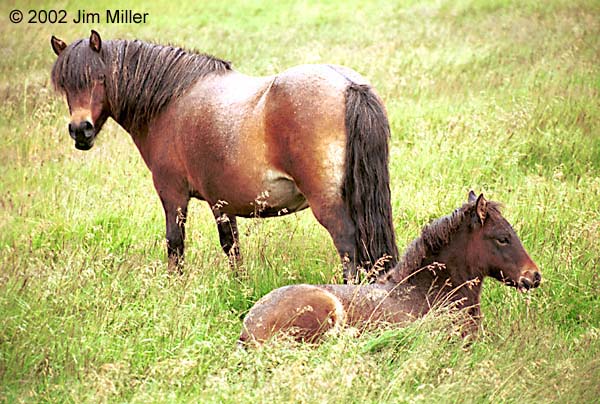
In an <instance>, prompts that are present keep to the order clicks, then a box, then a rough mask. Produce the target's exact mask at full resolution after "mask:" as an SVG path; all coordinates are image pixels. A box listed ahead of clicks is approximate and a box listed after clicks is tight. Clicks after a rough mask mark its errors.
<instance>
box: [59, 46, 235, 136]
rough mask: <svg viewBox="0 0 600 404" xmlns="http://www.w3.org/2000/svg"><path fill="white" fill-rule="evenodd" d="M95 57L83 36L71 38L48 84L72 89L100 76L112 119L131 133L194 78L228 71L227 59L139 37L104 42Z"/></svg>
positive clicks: (80, 88) (61, 88)
mask: <svg viewBox="0 0 600 404" xmlns="http://www.w3.org/2000/svg"><path fill="white" fill-rule="evenodd" d="M99 56H100V57H98V55H97V54H94V51H93V50H91V49H90V47H89V41H88V40H87V39H81V40H78V41H75V42H74V43H73V44H71V45H70V46H69V47H68V48H67V49H65V50H64V51H63V52H62V53H61V54H60V55H59V57H58V59H57V60H56V62H55V64H54V67H53V68H52V83H53V84H54V86H55V88H57V89H58V90H61V91H63V92H69V93H70V92H73V93H76V92H78V91H82V90H85V89H91V88H92V86H93V84H94V80H99V79H101V78H104V79H105V85H106V96H107V99H108V101H109V103H110V110H111V114H112V116H113V118H114V119H115V120H117V122H119V123H120V124H121V125H123V126H124V127H126V128H127V129H129V130H134V131H136V130H140V129H142V128H143V127H144V126H145V125H147V124H148V122H149V121H150V120H151V119H152V118H154V117H155V116H156V115H157V114H158V113H159V112H160V111H161V110H162V109H163V108H164V107H165V106H166V105H167V104H169V102H171V101H172V100H174V99H176V98H177V97H179V96H181V95H182V94H183V93H184V92H185V91H186V90H187V89H189V87H190V86H191V85H192V84H193V83H194V82H196V81H197V80H198V79H199V78H202V77H204V76H206V75H208V74H211V73H222V72H225V71H228V70H231V64H230V63H229V62H226V61H224V60H221V59H218V58H215V57H213V56H210V55H206V54H201V53H195V52H192V51H187V50H184V49H181V48H177V47H173V46H163V45H154V44H149V43H145V42H142V41H139V40H135V41H127V40H112V41H104V42H102V49H101V50H100V55H99Z"/></svg>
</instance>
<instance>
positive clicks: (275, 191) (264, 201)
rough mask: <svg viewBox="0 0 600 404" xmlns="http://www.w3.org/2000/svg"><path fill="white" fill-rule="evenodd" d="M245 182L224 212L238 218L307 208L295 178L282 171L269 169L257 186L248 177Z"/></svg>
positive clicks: (224, 208) (270, 215)
mask: <svg viewBox="0 0 600 404" xmlns="http://www.w3.org/2000/svg"><path fill="white" fill-rule="evenodd" d="M240 185H241V184H240ZM244 185H245V186H244ZM244 185H242V186H241V187H240V188H239V189H238V194H237V198H236V197H234V196H233V195H231V196H232V198H231V199H229V200H228V203H227V204H226V205H225V206H223V208H222V211H223V212H225V213H229V214H233V215H236V216H241V217H274V216H283V215H286V214H288V213H294V212H298V211H300V210H302V209H306V208H307V207H308V202H307V201H306V198H305V197H304V195H303V194H302V192H300V190H299V189H298V187H297V186H296V183H295V182H294V180H292V179H291V178H290V177H288V176H286V175H284V174H281V173H276V172H274V171H270V170H269V172H267V173H266V174H265V176H264V178H263V180H262V181H261V182H260V185H258V184H256V183H254V184H253V181H250V180H249V181H248V182H246V183H245V184H244ZM242 195H243V196H242Z"/></svg>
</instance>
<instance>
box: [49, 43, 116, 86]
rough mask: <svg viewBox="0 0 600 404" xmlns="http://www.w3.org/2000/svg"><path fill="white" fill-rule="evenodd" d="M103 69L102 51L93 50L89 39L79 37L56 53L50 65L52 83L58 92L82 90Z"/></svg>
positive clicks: (91, 82)
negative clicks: (55, 57) (58, 53)
mask: <svg viewBox="0 0 600 404" xmlns="http://www.w3.org/2000/svg"><path fill="white" fill-rule="evenodd" d="M105 48H106V47H105ZM105 48H103V49H102V50H101V52H104V49H105ZM104 69H105V65H104V62H103V59H102V53H101V54H97V53H96V52H94V51H93V50H92V49H91V48H90V47H89V40H87V39H79V40H77V41H75V42H73V43H72V44H70V45H69V46H68V47H67V48H66V49H65V50H64V51H63V52H61V54H60V55H58V57H57V59H56V61H55V62H54V66H53V67H52V74H51V78H52V85H53V86H54V88H55V89H56V90H58V91H60V92H71V91H82V90H85V89H88V88H90V87H91V86H92V85H93V80H94V79H96V78H98V77H99V75H101V74H102V73H103V71H104Z"/></svg>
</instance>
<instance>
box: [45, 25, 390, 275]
mask: <svg viewBox="0 0 600 404" xmlns="http://www.w3.org/2000/svg"><path fill="white" fill-rule="evenodd" d="M51 44H52V48H53V49H54V52H55V53H56V54H57V55H58V58H57V60H56V62H55V63H54V67H53V68H52V82H53V84H54V86H55V88H57V89H58V90H59V91H61V92H63V93H64V94H66V97H67V102H68V104H69V110H70V113H71V122H70V123H69V134H70V135H71V137H72V138H73V140H74V141H75V147H76V148H77V149H80V150H88V149H90V148H91V147H92V146H93V145H94V140H95V138H96V135H97V134H98V132H99V131H100V129H101V128H102V125H103V124H104V122H105V121H106V120H107V119H108V118H113V119H114V120H115V121H116V122H118V123H119V125H121V126H122V127H123V128H124V129H125V130H126V131H127V132H129V133H130V134H131V136H132V138H133V141H134V143H135V144H136V146H137V148H138V149H139V151H140V153H141V155H142V158H143V159H144V161H145V163H146V165H147V166H148V168H149V169H150V171H151V172H152V178H153V181H154V185H155V188H156V191H157V192H158V195H159V197H160V199H161V201H162V204H163V207H164V210H165V215H166V225H167V231H166V233H167V251H168V256H169V267H170V268H180V263H181V259H182V256H183V243H184V238H185V220H186V213H187V207H188V202H189V200H190V198H191V197H195V198H198V199H201V200H205V201H207V202H208V204H209V205H210V206H211V208H212V210H213V212H214V216H215V219H216V222H217V227H218V230H219V238H220V242H221V246H222V247H223V250H224V251H225V253H226V254H227V255H228V256H229V257H230V258H232V259H233V260H234V261H235V260H237V259H238V258H239V249H238V231H237V225H236V216H242V217H256V216H260V217H269V216H279V215H281V214H286V213H291V212H297V211H299V210H301V209H304V208H306V207H308V206H310V207H311V208H312V211H313V213H314V215H315V216H316V218H317V220H318V221H319V222H320V223H321V224H322V225H323V226H325V228H326V229H327V230H328V231H329V233H330V234H331V237H332V238H333V242H334V244H335V246H336V248H337V250H338V252H339V255H340V257H341V259H342V262H343V263H344V280H345V281H346V280H348V279H350V278H355V277H356V275H357V266H359V267H363V268H365V269H369V268H371V267H373V266H374V263H376V261H377V260H379V259H380V258H382V257H388V258H387V262H386V263H385V268H392V267H393V266H394V265H395V264H396V262H397V255H398V251H397V249H396V244H395V235H394V228H393V223H392V211H391V204H390V189H389V172H388V147H389V146H388V141H389V137H390V130H389V124H388V120H387V117H386V113H385V108H384V106H383V104H382V102H381V100H380V99H379V97H378V96H377V95H376V93H375V92H374V90H373V88H372V87H371V86H370V85H369V84H368V83H367V82H366V81H365V79H364V78H362V77H361V76H360V75H359V74H358V73H356V72H354V71H352V70H350V69H348V68H345V67H341V66H333V65H304V66H297V67H293V68H291V69H289V70H287V71H284V72H283V73H280V74H277V75H275V76H269V77H250V76H246V75H244V74H241V73H239V72H236V71H235V70H233V69H232V67H231V65H230V63H228V62H225V61H223V60H219V59H217V58H214V57H212V56H208V55H204V54H197V53H192V52H188V51H185V50H182V49H179V48H175V47H171V46H160V45H152V44H148V43H144V42H141V41H137V40H136V41H126V40H111V41H104V42H103V41H102V40H101V39H100V35H99V34H98V33H97V32H95V31H92V34H91V36H90V38H89V40H86V39H81V40H77V41H75V42H74V43H72V44H71V45H69V46H67V44H66V43H65V42H63V41H61V40H60V39H57V38H55V37H54V36H53V37H52V39H51ZM376 267H377V266H376Z"/></svg>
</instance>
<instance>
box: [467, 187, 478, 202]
mask: <svg viewBox="0 0 600 404" xmlns="http://www.w3.org/2000/svg"><path fill="white" fill-rule="evenodd" d="M476 200H477V195H475V192H473V190H470V191H469V197H468V199H467V202H469V203H473V202H475V201H476Z"/></svg>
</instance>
